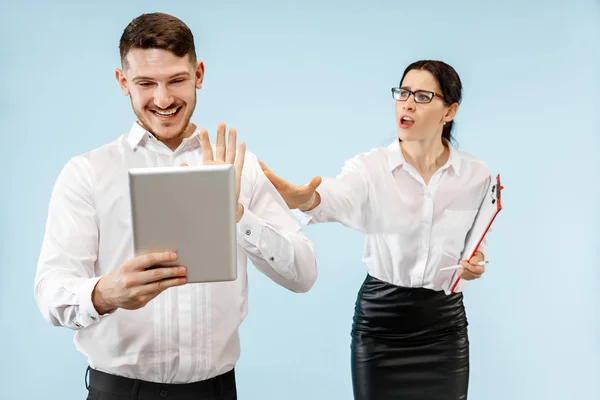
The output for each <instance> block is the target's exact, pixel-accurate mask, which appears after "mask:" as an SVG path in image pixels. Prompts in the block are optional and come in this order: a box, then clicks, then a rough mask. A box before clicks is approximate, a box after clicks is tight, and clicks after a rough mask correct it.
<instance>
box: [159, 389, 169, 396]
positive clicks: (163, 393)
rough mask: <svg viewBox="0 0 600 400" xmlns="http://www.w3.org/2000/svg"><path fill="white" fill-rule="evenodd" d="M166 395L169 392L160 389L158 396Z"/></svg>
mask: <svg viewBox="0 0 600 400" xmlns="http://www.w3.org/2000/svg"><path fill="white" fill-rule="evenodd" d="M168 395H169V392H167V391H166V390H161V391H160V397H167V396H168Z"/></svg>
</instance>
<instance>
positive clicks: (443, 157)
mask: <svg viewBox="0 0 600 400" xmlns="http://www.w3.org/2000/svg"><path fill="white" fill-rule="evenodd" d="M400 149H401V150H402V154H403V155H404V158H405V159H406V162H407V163H408V164H410V165H412V166H413V167H415V168H416V169H417V171H419V173H420V174H421V175H432V174H433V173H435V171H437V170H438V169H439V168H441V167H442V166H443V165H444V164H445V163H446V161H448V157H449V156H450V150H449V149H448V148H447V147H446V146H445V145H444V143H443V142H442V140H441V139H440V138H439V137H436V138H432V139H430V140H419V141H411V142H407V141H402V142H400Z"/></svg>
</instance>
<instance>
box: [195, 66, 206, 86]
mask: <svg viewBox="0 0 600 400" xmlns="http://www.w3.org/2000/svg"><path fill="white" fill-rule="evenodd" d="M203 80H204V63H203V62H202V61H198V66H197V67H196V89H202V81H203Z"/></svg>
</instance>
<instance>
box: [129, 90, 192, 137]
mask: <svg viewBox="0 0 600 400" xmlns="http://www.w3.org/2000/svg"><path fill="white" fill-rule="evenodd" d="M129 101H130V102H131V108H132V109H133V113H134V114H135V116H136V117H137V119H138V122H139V124H140V125H141V126H142V127H143V128H144V129H145V130H147V131H148V132H150V133H151V134H152V135H153V136H154V137H155V138H156V139H158V140H160V141H161V142H181V140H183V138H184V137H185V135H186V133H187V129H188V128H189V126H190V121H191V119H192V114H193V113H194V109H195V108H196V92H194V101H193V103H192V104H189V103H183V102H182V103H181V104H177V105H176V107H181V109H180V110H178V111H177V112H178V113H180V112H184V113H185V114H184V115H183V116H181V122H180V124H181V127H180V128H179V129H178V130H177V131H176V133H175V134H169V133H165V132H164V130H163V129H161V126H160V122H158V121H155V122H152V120H151V119H150V118H149V117H148V113H149V112H152V111H150V110H151V109H150V108H148V107H144V108H143V109H142V110H140V109H136V108H135V106H134V104H133V99H132V98H131V96H130V97H129ZM170 107H171V106H170Z"/></svg>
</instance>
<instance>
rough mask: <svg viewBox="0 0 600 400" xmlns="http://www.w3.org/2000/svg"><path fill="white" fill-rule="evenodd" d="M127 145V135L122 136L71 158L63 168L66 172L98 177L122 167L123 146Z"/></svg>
mask: <svg viewBox="0 0 600 400" xmlns="http://www.w3.org/2000/svg"><path fill="white" fill-rule="evenodd" d="M125 144H127V141H126V138H125V135H121V136H119V137H118V138H116V139H114V140H113V141H111V142H108V143H105V144H102V145H100V146H98V147H96V148H93V149H91V150H88V151H85V152H83V153H79V154H76V155H75V156H73V157H71V158H70V159H69V160H68V161H67V162H66V164H65V165H64V167H63V172H64V171H71V172H72V173H76V174H77V175H79V174H82V173H84V174H87V175H96V174H97V173H98V172H102V171H106V170H107V169H111V168H114V167H115V166H118V165H121V163H122V159H123V146H124V145H125Z"/></svg>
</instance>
